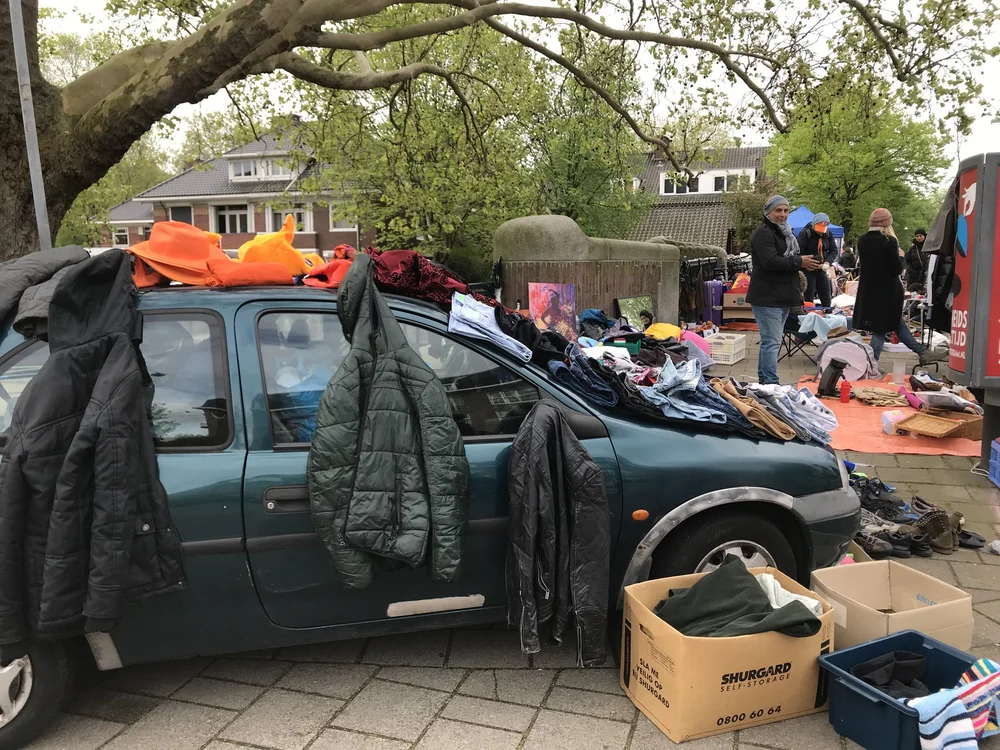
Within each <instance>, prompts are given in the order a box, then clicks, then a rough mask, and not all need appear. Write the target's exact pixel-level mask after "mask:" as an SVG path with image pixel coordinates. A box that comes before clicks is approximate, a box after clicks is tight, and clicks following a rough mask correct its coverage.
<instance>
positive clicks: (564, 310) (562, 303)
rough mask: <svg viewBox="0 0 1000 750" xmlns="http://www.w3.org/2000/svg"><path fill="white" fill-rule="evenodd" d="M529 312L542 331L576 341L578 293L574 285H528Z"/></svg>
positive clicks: (532, 283)
mask: <svg viewBox="0 0 1000 750" xmlns="http://www.w3.org/2000/svg"><path fill="white" fill-rule="evenodd" d="M528 312H529V314H530V315H531V319H532V320H533V321H534V322H535V325H536V326H538V328H539V330H542V331H555V332H556V333H558V334H559V335H560V336H563V337H564V338H566V339H568V340H570V341H576V339H577V333H576V293H575V290H574V287H573V285H572V284H546V283H536V282H531V283H529V284H528Z"/></svg>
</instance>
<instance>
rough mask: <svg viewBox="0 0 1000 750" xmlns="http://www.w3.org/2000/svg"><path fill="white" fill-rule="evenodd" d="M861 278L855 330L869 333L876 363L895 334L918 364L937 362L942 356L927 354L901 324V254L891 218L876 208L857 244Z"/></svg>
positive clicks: (929, 352)
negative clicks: (892, 333)
mask: <svg viewBox="0 0 1000 750" xmlns="http://www.w3.org/2000/svg"><path fill="white" fill-rule="evenodd" d="M858 261H859V263H860V266H861V278H860V281H859V282H858V298H857V301H856V303H855V305H854V328H855V329H856V330H857V329H861V330H863V331H871V333H872V351H873V352H874V353H875V359H878V358H879V357H880V356H881V354H882V347H883V346H884V345H885V337H886V336H887V335H889V334H890V333H891V332H893V331H895V332H896V335H897V336H899V340H900V342H901V343H903V344H905V345H906V346H907V348H909V349H910V351H913V352H916V353H917V354H918V355H919V356H920V364H922V365H926V364H929V363H931V362H939V361H941V360H943V359H944V358H945V355H944V353H943V352H932V351H929V350H928V349H927V348H926V347H925V346H923V345H922V344H920V343H919V342H918V341H917V340H916V339H915V338H913V334H912V333H910V329H909V327H908V326H907V325H906V321H905V320H903V284H902V282H901V281H900V279H899V275H900V274H901V273H902V272H903V251H902V249H901V248H900V247H899V241H898V240H897V239H896V233H895V232H894V231H893V229H892V214H891V213H889V211H888V210H887V209H885V208H876V209H875V210H874V211H872V215H871V218H870V219H869V220H868V232H867V233H866V234H864V235H862V236H861V238H860V239H859V240H858Z"/></svg>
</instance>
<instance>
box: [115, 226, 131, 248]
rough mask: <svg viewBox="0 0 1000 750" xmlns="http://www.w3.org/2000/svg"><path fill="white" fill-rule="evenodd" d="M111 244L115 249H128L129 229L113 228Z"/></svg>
mask: <svg viewBox="0 0 1000 750" xmlns="http://www.w3.org/2000/svg"><path fill="white" fill-rule="evenodd" d="M111 244H112V245H114V246H115V247H128V245H129V241H128V228H126V227H113V228H112V230H111Z"/></svg>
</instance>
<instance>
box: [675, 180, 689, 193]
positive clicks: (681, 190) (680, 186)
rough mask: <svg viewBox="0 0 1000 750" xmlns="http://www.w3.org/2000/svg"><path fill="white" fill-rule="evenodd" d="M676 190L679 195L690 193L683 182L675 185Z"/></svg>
mask: <svg viewBox="0 0 1000 750" xmlns="http://www.w3.org/2000/svg"><path fill="white" fill-rule="evenodd" d="M674 188H675V189H676V191H677V195H684V193H686V192H687V191H688V188H687V185H685V184H684V183H683V182H678V183H677V184H676V185H674Z"/></svg>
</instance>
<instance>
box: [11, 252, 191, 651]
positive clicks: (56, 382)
mask: <svg viewBox="0 0 1000 750" xmlns="http://www.w3.org/2000/svg"><path fill="white" fill-rule="evenodd" d="M132 292H133V287H132V265H131V262H130V259H129V257H128V256H127V255H126V254H125V253H124V252H123V251H121V250H108V251H107V252H105V253H102V254H101V255H98V256H96V257H94V258H91V259H89V260H87V261H84V262H83V263H80V264H78V265H76V266H74V267H73V268H72V269H71V270H70V271H69V272H68V273H67V274H66V275H65V276H64V277H63V279H62V282H61V283H60V284H59V286H58V287H57V288H56V290H55V292H54V293H53V296H52V304H51V306H50V308H49V323H50V325H49V350H50V352H51V353H50V355H49V358H48V360H47V361H46V362H45V364H44V365H42V367H41V369H40V370H39V371H38V374H37V375H35V377H34V378H33V379H32V380H31V382H30V383H29V384H28V386H27V387H26V388H25V389H24V391H23V392H22V394H21V396H20V398H19V399H18V401H17V404H16V406H15V408H14V413H13V415H12V419H11V427H10V430H9V432H8V435H7V445H6V448H5V449H4V454H3V462H2V463H0V644H3V645H4V648H3V649H2V651H3V659H4V660H5V661H6V660H7V659H9V658H12V657H14V656H17V655H18V654H17V653H16V651H17V650H18V649H23V642H24V639H25V638H27V637H28V636H35V635H42V636H47V637H61V636H65V635H74V634H78V633H80V632H83V631H84V630H86V631H87V632H98V631H107V630H109V629H110V628H111V626H112V625H113V624H114V622H115V621H116V620H117V619H118V617H119V616H120V615H121V613H122V608H123V606H124V604H125V601H126V599H140V598H145V597H147V596H150V595H153V594H159V593H163V592H166V591H170V590H174V589H177V588H180V587H181V586H183V582H184V573H183V570H182V567H181V551H180V540H179V539H178V536H177V533H176V531H175V530H174V528H173V524H172V523H171V521H170V512H169V508H168V506H167V496H166V492H165V491H164V489H163V486H162V485H161V484H160V481H159V478H158V475H157V468H156V456H155V454H154V449H153V436H152V431H151V428H150V423H149V419H148V416H147V411H146V406H145V402H144V398H143V396H144V385H145V384H147V383H148V379H147V378H146V376H145V375H144V367H142V366H141V360H140V359H139V356H138V354H137V351H136V345H135V341H134V338H136V337H134V336H133V331H135V330H138V326H137V317H136V315H137V313H136V312H135V310H134V307H133V294H132ZM147 395H148V394H147ZM22 653H23V651H22Z"/></svg>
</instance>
